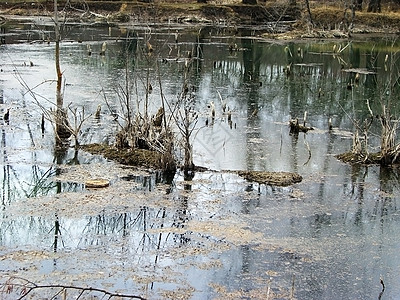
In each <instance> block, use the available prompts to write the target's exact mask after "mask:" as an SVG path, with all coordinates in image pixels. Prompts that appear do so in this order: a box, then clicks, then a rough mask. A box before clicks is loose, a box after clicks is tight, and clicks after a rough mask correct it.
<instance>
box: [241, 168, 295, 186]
mask: <svg viewBox="0 0 400 300" xmlns="http://www.w3.org/2000/svg"><path fill="white" fill-rule="evenodd" d="M238 175H239V176H242V177H243V178H245V179H246V180H249V181H254V182H257V183H260V184H268V185H277V186H288V185H292V184H295V183H298V182H301V181H302V180H303V178H302V177H301V176H300V175H299V174H297V173H291V172H261V171H239V172H238Z"/></svg>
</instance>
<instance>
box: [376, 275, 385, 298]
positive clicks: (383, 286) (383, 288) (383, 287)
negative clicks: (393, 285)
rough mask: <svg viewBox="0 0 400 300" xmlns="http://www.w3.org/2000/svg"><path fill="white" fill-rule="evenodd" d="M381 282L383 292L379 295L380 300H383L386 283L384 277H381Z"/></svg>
mask: <svg viewBox="0 0 400 300" xmlns="http://www.w3.org/2000/svg"><path fill="white" fill-rule="evenodd" d="M379 280H380V282H381V285H382V291H381V292H380V293H379V296H378V300H381V298H382V295H383V292H384V291H385V283H384V282H383V278H382V276H380V278H379Z"/></svg>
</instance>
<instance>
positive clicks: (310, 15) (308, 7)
mask: <svg viewBox="0 0 400 300" xmlns="http://www.w3.org/2000/svg"><path fill="white" fill-rule="evenodd" d="M305 1H306V7H307V13H308V18H309V21H310V23H311V24H312V25H313V26H314V25H315V24H314V20H313V18H312V14H311V9H310V2H309V1H308V0H305Z"/></svg>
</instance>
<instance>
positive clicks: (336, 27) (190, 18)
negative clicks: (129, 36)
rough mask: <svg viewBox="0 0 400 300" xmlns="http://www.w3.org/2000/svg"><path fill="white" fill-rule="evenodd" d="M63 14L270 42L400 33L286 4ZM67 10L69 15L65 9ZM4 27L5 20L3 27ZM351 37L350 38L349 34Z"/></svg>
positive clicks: (388, 16) (121, 6)
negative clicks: (237, 31) (251, 29)
mask: <svg viewBox="0 0 400 300" xmlns="http://www.w3.org/2000/svg"><path fill="white" fill-rule="evenodd" d="M59 7H60V8H63V9H62V10H60V14H62V15H63V16H64V17H65V18H67V20H69V21H78V22H100V23H108V24H116V23H118V24H120V23H128V22H142V23H170V22H174V23H189V24H191V23H192V24H213V25H216V24H223V25H231V26H236V27H240V26H246V25H253V26H255V25H258V26H263V29H264V30H265V33H266V37H267V38H277V39H293V38H348V37H350V36H351V35H353V34H366V33H380V34H388V33H391V34H393V33H398V32H400V14H398V13H396V12H390V13H379V14H378V13H367V12H360V11H357V12H356V14H355V18H354V19H353V20H352V19H351V14H350V12H349V11H347V13H346V12H345V11H344V10H343V8H340V7H333V6H332V7H331V6H323V7H322V6H317V7H314V8H312V9H311V15H312V20H313V23H314V25H311V24H310V22H309V21H308V19H309V16H308V14H307V13H306V12H305V11H304V10H303V8H302V7H300V6H299V5H298V6H289V5H287V4H286V3H276V2H274V3H269V2H267V3H260V4H258V5H244V4H241V3H234V4H220V5H217V4H209V3H196V2H192V3H191V2H179V3H176V2H174V3H172V2H168V1H167V2H157V1H156V2H152V3H144V2H123V1H85V2H80V3H70V2H64V1H60V2H59ZM64 8H65V9H64ZM52 14H53V1H42V2H40V1H37V2H36V1H35V2H18V1H17V2H1V3H0V15H3V16H7V18H12V16H25V17H30V16H52ZM2 22H3V23H4V22H5V20H3V21H2ZM349 33H350V34H349Z"/></svg>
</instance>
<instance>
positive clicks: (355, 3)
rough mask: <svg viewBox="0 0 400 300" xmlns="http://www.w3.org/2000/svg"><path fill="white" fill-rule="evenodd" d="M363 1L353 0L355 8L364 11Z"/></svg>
mask: <svg viewBox="0 0 400 300" xmlns="http://www.w3.org/2000/svg"><path fill="white" fill-rule="evenodd" d="M362 2H363V0H353V7H354V10H356V11H362Z"/></svg>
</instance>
